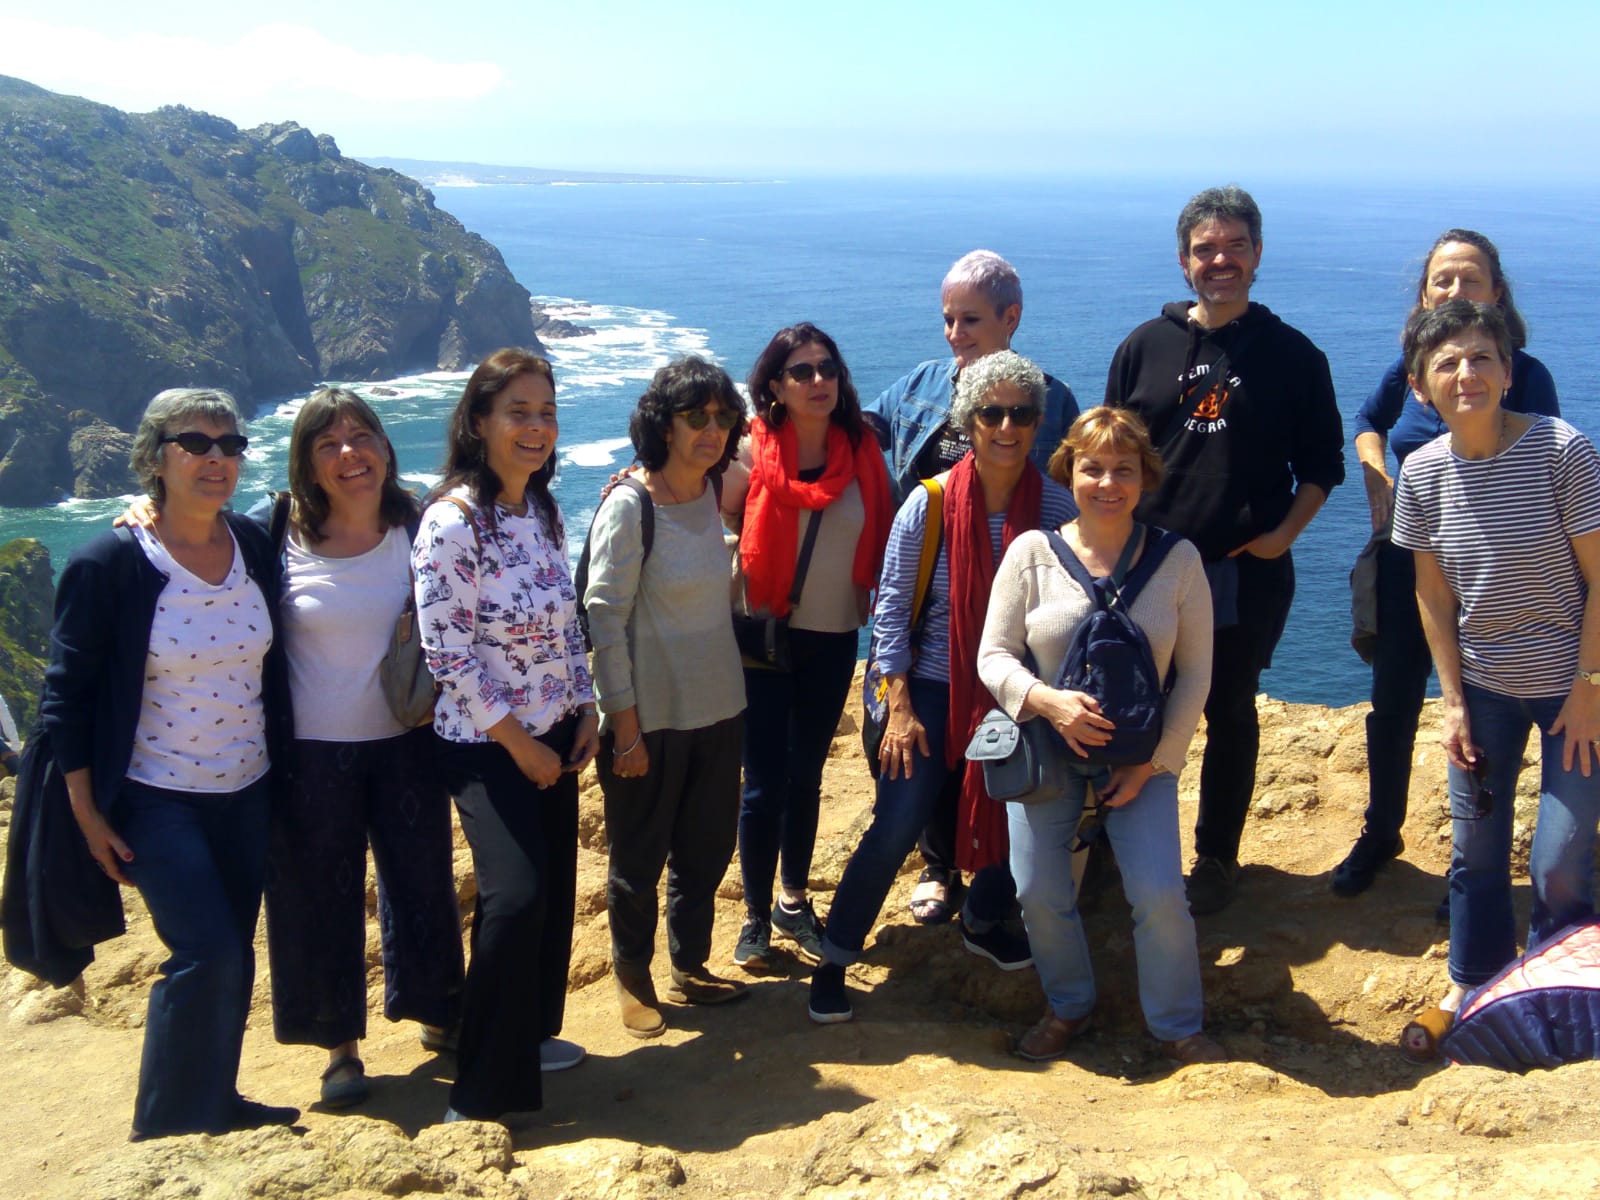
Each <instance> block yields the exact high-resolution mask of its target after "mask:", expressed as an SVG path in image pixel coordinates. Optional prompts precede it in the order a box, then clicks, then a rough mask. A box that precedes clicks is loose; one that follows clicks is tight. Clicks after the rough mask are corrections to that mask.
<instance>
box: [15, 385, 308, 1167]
mask: <svg viewBox="0 0 1600 1200" xmlns="http://www.w3.org/2000/svg"><path fill="white" fill-rule="evenodd" d="M241 426H242V422H241V420H240V417H239V409H238V406H237V405H236V404H235V403H234V401H233V399H232V397H230V396H228V395H227V394H226V393H225V392H216V391H202V390H198V389H174V390H169V391H165V392H162V393H161V394H160V395H158V396H157V397H156V398H155V399H154V400H152V401H151V402H150V405H149V407H148V408H147V409H146V410H145V414H144V417H143V419H142V420H141V421H140V424H139V429H138V431H137V433H136V434H135V435H134V450H133V467H134V469H135V471H136V472H137V473H138V475H139V477H140V479H141V482H142V483H143V484H144V486H145V489H146V490H147V492H148V493H149V495H150V497H151V499H152V500H154V501H155V503H156V505H157V507H158V508H159V511H160V516H159V518H158V519H157V521H156V522H155V524H154V526H153V527H152V528H150V529H148V530H143V529H140V530H133V531H129V530H124V529H119V530H114V531H112V532H110V533H107V534H103V535H101V536H100V537H98V538H95V539H94V540H93V541H91V542H89V543H88V544H87V545H85V546H83V547H82V548H81V549H80V550H78V551H77V552H76V553H74V554H73V555H72V557H71V558H70V559H69V560H68V561H67V565H66V568H65V569H64V570H63V572H62V575H61V582H60V585H59V587H58V588H57V591H56V611H55V625H54V627H53V629H52V630H51V659H50V668H49V671H48V672H47V673H46V676H45V687H44V695H43V698H42V701H41V705H40V710H41V719H42V721H43V724H44V728H45V731H46V732H47V733H48V735H49V737H50V743H51V745H52V747H53V748H54V752H55V757H56V763H57V766H58V767H59V769H60V770H61V773H62V776H63V777H64V779H65V781H66V786H67V794H68V797H69V799H70V801H71V807H72V815H73V817H74V818H75V819H76V821H77V824H78V827H79V829H80V830H81V831H82V833H83V836H84V839H85V840H86V841H87V843H88V846H89V851H90V853H91V854H92V855H93V856H94V859H95V861H96V862H97V863H98V864H99V865H100V868H101V870H103V871H104V872H105V873H106V874H107V875H108V876H109V877H110V878H112V879H114V880H116V881H117V882H118V883H120V884H126V885H131V886H134V887H136V888H138V889H139V892H140V895H141V896H142V897H143V899H144V902H145V905H146V907H147V908H148V909H149V910H150V916H151V919H152V920H153V922H154V923H155V927H156V932H157V934H158V935H159V936H160V938H161V940H162V942H163V943H164V944H165V945H166V947H167V949H168V951H169V952H170V957H169V958H168V959H167V961H166V962H165V963H163V964H162V967H161V978H160V979H159V980H157V982H156V983H155V985H154V986H153V987H152V988H151V990H150V1008H149V1015H148V1017H147V1019H146V1023H145V1040H144V1052H143V1056H142V1060H141V1062H140V1067H139V1092H138V1097H137V1099H136V1100H135V1103H134V1116H133V1132H132V1138H133V1139H134V1140H140V1139H143V1138H147V1137H158V1136H164V1135H168V1134H179V1133H224V1132H229V1131H232V1130H238V1129H250V1128H256V1127H258V1126H261V1125H267V1124H291V1123H292V1122H293V1121H295V1120H296V1119H297V1118H298V1117H299V1112H298V1110H296V1109H293V1108H277V1107H272V1106H268V1105H264V1104H259V1103H256V1102H254V1101H250V1100H246V1099H244V1098H243V1097H242V1096H240V1095H239V1092H238V1090H237V1087H236V1080H237V1076H238V1067H239V1055H240V1049H241V1046H242V1044H243V1041H244V1029H245V1021H246V1018H247V1017H248V1015H249V1009H250V991H251V987H252V985H253V983H254V980H255V954H254V936H255V927H256V918H257V914H258V912H259V910H260V905H261V889H262V881H263V876H264V873H265V863H266V845H267V839H266V826H267V809H268V797H267V788H268V770H269V766H270V764H271V762H272V761H273V759H274V758H278V759H279V760H280V761H283V759H282V758H281V755H280V754H279V753H278V751H279V749H280V748H281V747H283V746H284V745H286V743H287V739H288V737H290V736H291V735H292V730H291V729H290V724H291V721H290V717H289V706H288V703H287V695H288V692H287V675H286V673H285V670H284V665H283V660H282V654H281V651H280V649H279V647H280V645H281V638H280V637H279V636H278V624H277V602H278V592H279V582H280V580H279V576H280V572H279V567H278V564H277V562H276V561H275V559H274V556H273V555H272V553H271V549H270V547H269V546H268V544H267V538H266V534H265V532H264V531H263V530H262V529H261V527H260V526H259V525H256V524H255V523H254V522H252V521H250V520H248V519H246V518H244V517H241V516H236V515H234V514H233V513H227V512H224V511H223V509H224V506H225V505H226V504H227V503H228V501H229V500H230V499H231V497H232V496H233V491H234V488H235V486H236V485H237V484H238V480H239V465H240V461H241V457H240V456H241V455H242V453H243V451H244V448H245V445H246V439H245V438H244V436H243V435H242V434H241V433H240V429H241Z"/></svg>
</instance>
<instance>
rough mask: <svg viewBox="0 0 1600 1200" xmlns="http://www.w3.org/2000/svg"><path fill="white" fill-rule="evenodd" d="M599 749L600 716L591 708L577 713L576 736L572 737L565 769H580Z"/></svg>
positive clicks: (586, 764)
mask: <svg viewBox="0 0 1600 1200" xmlns="http://www.w3.org/2000/svg"><path fill="white" fill-rule="evenodd" d="M599 750H600V717H599V715H598V714H596V713H595V712H594V711H593V710H591V709H583V710H581V711H580V713H579V714H578V736H577V737H576V738H574V739H573V742H572V752H571V753H570V754H568V755H567V766H566V769H567V770H569V771H581V770H583V769H584V768H585V767H587V766H588V765H589V764H590V763H591V762H593V761H594V756H595V755H596V754H597V753H598V752H599Z"/></svg>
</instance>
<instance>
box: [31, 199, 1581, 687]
mask: <svg viewBox="0 0 1600 1200" xmlns="http://www.w3.org/2000/svg"><path fill="white" fill-rule="evenodd" d="M1211 182H1221V181H1212V180H1182V181H1165V182H1163V181H1158V180H1154V181H1153V180H1044V179H1005V180H993V181H981V180H976V179H973V178H971V177H964V178H941V179H927V180H912V179H895V180H862V179H807V180H798V181H787V182H768V183H742V184H581V185H555V186H482V187H448V188H440V189H439V190H438V192H437V196H438V201H439V204H440V206H441V207H442V208H444V209H446V210H447V211H449V212H451V213H453V214H455V215H456V216H457V217H458V218H460V219H461V220H462V221H463V222H464V223H465V224H466V225H467V227H468V228H470V229H472V230H474V231H476V232H478V233H481V234H482V235H483V236H484V237H486V238H488V239H489V240H490V241H492V242H493V243H494V244H495V245H497V246H498V247H499V248H500V250H501V252H502V253H503V254H504V255H505V259H506V262H507V264H508V265H509V266H510V268H511V270H512V271H513V273H514V274H515V275H516V277H517V278H518V279H519V280H520V281H521V282H522V283H523V284H524V285H525V286H526V287H528V289H529V290H530V291H532V292H533V293H534V295H535V296H536V297H537V298H539V299H541V300H543V301H544V302H545V303H546V305H547V306H548V307H549V309H550V310H551V312H552V313H553V315H556V316H559V317H563V318H565V319H567V320H570V321H573V322H575V323H578V324H581V325H586V326H589V327H592V328H593V329H594V330H595V332H594V334H592V335H589V336H584V337H580V338H575V339H567V340H551V341H549V342H548V346H549V349H550V352H551V358H552V361H553V362H554V364H555V368H556V372H557V384H558V393H557V398H558V400H559V402H560V406H561V422H562V425H561V438H560V449H559V453H560V464H561V467H560V473H559V476H558V479H557V484H556V492H557V496H558V498H559V500H560V502H561V505H562V508H563V510H564V512H565V513H566V517H567V524H568V530H569V536H570V538H571V540H572V552H573V555H574V557H576V553H577V549H578V545H579V543H580V540H581V538H582V534H583V531H584V530H585V529H586V528H587V526H588V521H589V517H590V515H591V514H592V513H593V510H594V505H595V501H596V499H597V497H598V489H599V487H600V485H601V483H602V482H603V481H604V479H605V478H606V476H607V475H609V474H610V473H611V472H612V471H614V470H616V469H617V468H619V467H621V466H623V465H624V464H626V463H627V462H628V461H629V459H630V458H631V450H630V447H629V444H628V441H627V414H628V413H629V412H630V411H631V410H632V407H633V404H634V401H635V400H636V399H637V397H638V395H639V393H640V391H641V390H642V389H643V386H644V383H645V382H646V381H647V380H648V379H649V377H650V375H651V373H652V372H653V371H654V370H655V368H656V367H657V366H659V365H660V364H661V363H663V362H665V361H667V359H669V358H671V357H672V356H674V355H679V354H687V353H698V354H706V355H709V356H711V357H713V358H715V359H716V360H718V361H719V362H720V363H722V365H723V366H724V367H726V368H727V369H728V371H729V372H730V373H731V374H732V375H733V376H734V377H735V378H736V379H738V378H742V376H743V375H744V374H745V373H746V372H747V371H748V369H749V367H750V365H751V363H752V362H754V360H755V356H756V355H757V353H759V351H760V350H761V348H762V347H763V346H764V345H765V344H766V342H767V340H768V338H769V337H770V336H771V334H772V333H773V332H774V331H775V330H777V329H778V328H780V327H781V326H783V325H786V324H791V323H793V322H796V321H801V320H810V321H814V322H815V323H816V324H818V325H820V326H821V327H822V328H824V329H826V330H827V331H828V332H829V333H831V334H832V335H833V336H834V337H835V339H836V340H837V341H838V342H839V345H840V348H841V350H842V351H843V353H844V356H845V358H846V360H847V361H848V363H849V366H850V369H851V372H852V374H853V375H854V377H855V380H856V385H857V388H858V390H859V391H860V393H861V394H862V396H863V397H864V398H866V397H870V396H872V395H874V394H876V393H877V392H878V391H879V390H881V389H882V388H883V387H885V386H887V385H888V384H889V383H891V382H892V381H893V380H895V379H896V378H898V377H899V376H900V375H902V374H904V373H905V372H906V371H908V370H909V369H910V368H911V367H913V366H915V365H916V364H917V363H918V362H921V361H922V360H924V359H929V358H942V357H945V356H946V355H947V354H948V352H949V351H948V348H947V347H946V346H945V344H944V340H943V338H942V336H941V322H940V316H939V295H938V286H939V280H940V279H941V278H942V277H943V275H944V272H945V270H946V269H947V268H948V267H949V265H950V263H951V262H952V261H954V260H955V259H956V258H957V257H959V256H960V255H961V254H963V253H965V252H966V251H968V250H971V249H974V248H976V247H986V248H988V249H992V250H996V251H998V252H999V253H1001V254H1003V255H1005V256H1006V257H1007V258H1008V259H1010V260H1011V261H1012V263H1014V264H1015V265H1016V267H1017V269H1018V271H1019V272H1020V273H1021V276H1022V281H1023V288H1024V309H1023V319H1022V325H1021V328H1020V330H1019V331H1018V334H1017V337H1016V339H1015V341H1014V345H1015V347H1016V349H1017V350H1018V351H1020V352H1021V353H1023V354H1026V355H1028V356H1029V357H1031V358H1033V359H1035V360H1036V361H1038V362H1039V363H1040V365H1041V366H1043V367H1044V368H1045V369H1046V370H1048V371H1049V372H1050V373H1051V374H1053V375H1055V376H1057V377H1058V378H1061V379H1063V380H1065V381H1067V382H1068V383H1069V384H1070V385H1071V386H1072V388H1073V390H1074V391H1075V392H1076V394H1077V396H1078V400H1079V402H1080V404H1082V405H1083V406H1084V407H1088V406H1089V405H1092V404H1094V403H1097V402H1098V401H1099V399H1100V397H1101V394H1102V392H1103V389H1104V385H1105V376H1106V370H1107V368H1108V367H1109V365H1110V361H1111V355H1112V352H1113V351H1114V350H1115V349H1116V346H1117V344H1118V343H1119V342H1120V341H1121V340H1122V338H1123V337H1124V336H1125V335H1126V334H1127V333H1128V331H1129V330H1131V329H1132V328H1133V327H1134V326H1135V325H1137V324H1138V323H1139V322H1141V321H1144V320H1147V319H1149V318H1150V317H1152V316H1155V315H1156V313H1157V312H1158V311H1159V309H1160V306H1161V305H1162V304H1163V303H1164V302H1166V301H1169V300H1177V299H1181V298H1182V297H1183V296H1184V295H1185V289H1184V285H1183V281H1182V278H1181V276H1180V275H1179V273H1178V267H1177V262H1176V244H1175V238H1174V223H1175V220H1176V218H1177V214H1178V210H1179V209H1180V208H1181V207H1182V206H1183V203H1184V201H1185V200H1186V199H1187V198H1188V196H1189V195H1190V194H1191V193H1192V192H1193V191H1195V190H1197V188H1198V187H1200V186H1204V185H1205V184H1207V183H1211ZM1242 182H1244V183H1245V184H1246V186H1249V187H1250V188H1251V191H1252V193H1253V194H1254V196H1255V198H1256V200H1257V201H1258V203H1259V204H1260V205H1261V208H1262V211H1263V214H1264V217H1265V222H1264V229H1263V242H1264V246H1265V250H1264V255H1263V260H1262V266H1261V272H1260V275H1259V278H1258V282H1257V284H1256V287H1255V289H1254V291H1253V293H1252V296H1253V298H1254V299H1256V300H1259V301H1260V302H1262V303H1263V304H1266V305H1267V306H1268V307H1270V308H1271V309H1272V310H1273V311H1274V312H1276V313H1277V314H1278V315H1279V316H1281V317H1283V318H1284V319H1285V320H1286V321H1288V322H1289V323H1290V324H1292V325H1295V326H1296V327H1298V328H1299V329H1301V330H1302V331H1304V332H1305V333H1306V334H1307V335H1308V336H1310V337H1311V339H1312V340H1313V341H1314V342H1316V344H1317V345H1318V346H1320V347H1321V348H1322V349H1323V351H1324V352H1325V353H1326V354H1327V355H1328V358H1329V361H1330V363H1331V364H1332V368H1333V377H1334V384H1335V387H1336V388H1337V390H1338V395H1339V406H1340V409H1341V411H1342V412H1343V413H1344V415H1345V426H1346V434H1347V439H1348V435H1349V431H1350V427H1351V417H1352V416H1353V414H1354V413H1355V411H1356V409H1357V408H1358V407H1359V406H1360V404H1361V402H1362V400H1363V399H1364V398H1365V397H1366V395H1367V393H1368V392H1369V391H1370V390H1371V389H1372V388H1373V387H1374V386H1375V385H1376V383H1377V381H1378V378H1379V376H1380V375H1381V374H1382V372H1383V370H1384V368H1385V367H1386V366H1387V365H1388V363H1389V362H1391V361H1392V360H1393V359H1394V357H1395V356H1396V354H1397V353H1398V336H1399V330H1400V326H1401V323H1402V321H1403V320H1404V317H1405V314H1406V312H1407V310H1408V309H1409V307H1410V303H1411V296H1412V289H1413V288H1414V286H1415V282H1416V277H1417V273H1418V272H1419V270H1420V269H1421V259H1422V255H1423V253H1424V251H1425V250H1426V249H1427V247H1428V246H1429V245H1430V244H1431V243H1432V241H1433V239H1434V237H1435V236H1436V235H1437V234H1438V233H1439V232H1441V231H1442V230H1444V229H1446V228H1448V227H1450V226H1465V227H1468V228H1475V229H1479V230H1481V231H1482V232H1484V233H1486V234H1488V235H1489V236H1490V237H1491V238H1493V239H1494V240H1495V241H1496V242H1497V243H1498V245H1499V247H1500V250H1501V255H1502V259H1503V261H1504V263H1505V266H1506V269H1507V272H1508V275H1509V277H1510V280H1511V282H1512V285H1513V289H1514V293H1515V297H1516V301H1517V304H1518V307H1519V308H1520V309H1521V310H1522V312H1523V315H1524V316H1525V317H1526V318H1527V320H1528V325H1529V329H1530V340H1529V347H1528V348H1529V350H1530V352H1531V353H1533V354H1534V355H1535V356H1536V357H1538V358H1539V359H1541V360H1542V361H1543V362H1544V363H1545V365H1546V366H1548V367H1549V368H1550V370H1551V372H1552V373H1553V374H1554V376H1555V379H1556V385H1557V388H1558V389H1559V392H1560V395H1561V402H1562V410H1563V413H1564V415H1566V416H1567V418H1568V419H1569V420H1571V421H1572V422H1573V423H1574V424H1576V425H1577V426H1578V427H1579V428H1581V429H1583V430H1585V431H1586V432H1589V433H1590V434H1591V435H1594V434H1595V433H1596V431H1597V429H1600V420H1597V417H1600V407H1597V402H1596V398H1595V395H1594V386H1593V381H1594V380H1595V379H1596V378H1600V339H1597V338H1596V337H1594V336H1593V333H1592V331H1591V330H1590V329H1589V322H1590V321H1591V320H1593V319H1594V317H1593V314H1594V313H1596V312H1597V311H1600V278H1597V277H1596V276H1591V275H1588V274H1587V268H1583V267H1582V264H1583V263H1586V262H1589V263H1595V262H1600V207H1597V206H1596V205H1595V203H1594V197H1593V193H1592V190H1586V189H1584V188H1582V187H1579V186H1575V185H1559V186H1553V187H1548V188H1545V187H1534V186H1531V185H1527V184H1513V185H1510V186H1496V187H1494V188H1492V189H1491V188H1482V187H1473V188H1452V189H1448V190H1445V189H1440V188H1437V187H1420V186H1406V185H1400V184H1395V185H1389V186H1384V187H1377V186H1373V185H1371V184H1368V183H1361V184H1357V183H1348V184H1336V183H1317V184H1312V183H1304V182H1296V183H1283V184H1276V185H1267V184H1252V183H1251V181H1248V180H1245V181H1242ZM464 378H465V377H464V376H463V375H455V374H444V373H430V374H424V375H417V376H410V377H407V378H403V379H397V380H391V381H386V382H385V383H384V384H383V385H381V386H383V387H385V388H386V389H388V391H390V392H392V393H393V394H389V395H380V396H377V397H375V402H376V404H377V407H378V410H379V412H380V414H381V415H382V417H383V419H384V423H385V426H386V428H387V429H388V432H389V434H390V436H391V438H392V440H393V441H394V444H395V446H396V449H397V451H398V453H399V455H400V461H401V469H402V472H403V474H404V475H405V477H406V479H407V480H408V481H410V482H411V483H412V484H414V485H416V486H417V487H419V488H420V487H423V486H425V485H427V484H429V483H431V482H432V481H433V480H434V478H435V474H434V472H435V471H436V470H437V465H438V461H439V457H440V453H441V447H442V437H443V430H444V421H445V417H446V415H447V414H448V411H449V409H450V407H451V406H452V404H453V403H454V401H455V399H456V397H457V396H458V395H459V394H460V389H461V384H462V382H463V380H464ZM193 382H195V383H203V382H205V381H203V380H195V381H193ZM356 386H358V387H359V388H360V389H362V390H364V391H366V392H367V393H368V394H369V395H370V394H371V390H372V388H373V387H375V386H379V385H376V384H370V383H369V384H359V385H356ZM294 401H295V398H294V397H282V398H281V399H279V400H278V401H276V402H273V403H270V404H268V405H266V406H265V407H264V408H263V409H262V411H261V412H259V413H258V414H257V415H256V416H255V417H254V418H253V419H252V421H251V424H250V431H249V432H250V437H251V447H250V450H249V451H248V452H247V454H248V458H249V465H248V468H247V470H246V473H245V477H244V480H243V482H242V483H241V485H240V495H241V501H243V500H244V499H246V498H248V499H250V500H253V499H254V498H255V497H256V496H257V495H259V494H260V493H261V492H262V491H265V490H268V489H272V488H278V487H282V486H284V484H285V482H286V469H285V454H286V450H287V443H288V430H289V425H290V422H291V421H292V420H293V414H294V407H293V405H294ZM1347 464H1348V471H1349V474H1348V478H1347V481H1346V483H1345V485H1344V486H1343V487H1341V488H1339V489H1337V490H1336V491H1335V492H1334V494H1333V496H1332V497H1331V498H1330V500H1329V502H1328V504H1327V506H1326V507H1325V508H1324V509H1323V511H1322V513H1321V514H1319V515H1318V517H1317V518H1316V520H1315V521H1314V522H1313V523H1312V525H1311V527H1310V528H1309V529H1308V530H1307V531H1306V533H1305V534H1304V535H1303V536H1302V537H1301V538H1300V540H1299V542H1298V543H1297V544H1296V546H1295V551H1294V553H1295V564H1296V572H1297V575H1298V585H1297V594H1296V598H1295V605H1294V610H1293V613H1292V615H1291V617H1290V621H1289V627H1288V629H1287V631H1286V633H1285V635H1284V640H1283V643H1282V645H1281V646H1280V648H1279V651H1278V654H1277V658H1276V661H1275V663H1274V667H1273V669H1272V670H1271V671H1270V672H1268V674H1267V675H1266V677H1265V681H1264V687H1265V688H1266V689H1267V690H1268V691H1269V692H1270V693H1271V694H1272V695H1274V696H1278V697H1281V698H1283V699H1286V700H1293V701H1303V702H1314V703H1321V704H1330V705H1342V704H1350V703H1354V702H1356V701H1358V700H1362V699H1365V698H1366V694H1367V690H1368V687H1369V683H1370V676H1369V672H1368V668H1367V667H1366V666H1365V665H1364V664H1362V662H1361V661H1360V659H1358V658H1357V657H1356V655H1355V652H1354V651H1353V650H1351V648H1350V645H1349V641H1348V636H1347V634H1348V628H1349V615H1348V614H1349V594H1348V585H1347V582H1346V580H1347V576H1348V572H1349V568H1350V564H1351V562H1352V561H1353V560H1354V558H1355V555H1356V553H1357V551H1358V550H1359V549H1360V548H1361V546H1362V544H1363V542H1364V541H1365V539H1366V533H1367V528H1368V523H1367V510H1366V501H1365V498H1364V494H1363V491H1362V487H1361V483H1360V472H1359V465H1358V464H1357V462H1356V459H1355V455H1354V453H1353V451H1350V452H1348V453H1347ZM121 507H122V502H121V501H115V500H103V501H68V502H66V503H63V504H60V505H57V506H54V507H50V508H43V509H0V541H3V540H6V539H9V538H12V537H17V536H24V535H26V536H32V537H37V538H40V539H41V540H43V541H44V542H45V544H46V545H47V546H49V548H50V551H51V555H52V559H53V560H54V562H55V564H56V566H57V569H59V567H60V565H61V563H62V562H63V561H64V560H65V557H66V555H67V553H69V552H70V551H71V549H72V548H73V547H75V546H76V545H78V544H79V543H81V542H82V541H83V540H85V539H86V538H88V537H89V536H91V535H92V534H93V533H94V532H96V531H98V530H99V529H102V528H104V527H105V525H106V524H107V523H108V522H109V521H110V519H111V517H112V516H113V515H115V513H116V512H118V511H120V509H121Z"/></svg>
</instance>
